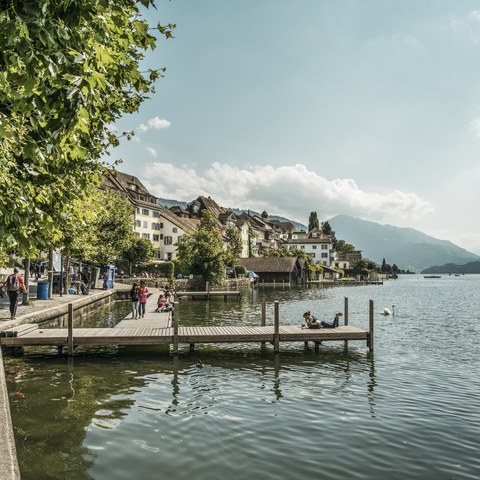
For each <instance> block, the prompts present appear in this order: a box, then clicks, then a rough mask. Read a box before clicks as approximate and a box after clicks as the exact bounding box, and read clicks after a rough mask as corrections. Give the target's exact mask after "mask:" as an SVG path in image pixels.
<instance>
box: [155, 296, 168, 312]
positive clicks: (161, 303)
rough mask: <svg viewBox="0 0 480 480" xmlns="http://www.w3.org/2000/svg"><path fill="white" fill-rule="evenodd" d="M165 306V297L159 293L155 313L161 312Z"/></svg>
mask: <svg viewBox="0 0 480 480" xmlns="http://www.w3.org/2000/svg"><path fill="white" fill-rule="evenodd" d="M166 305H167V300H166V299H165V295H164V294H163V293H162V292H160V295H159V296H158V300H157V308H156V309H155V311H156V312H161V311H162V309H163V308H164V307H165V306H166Z"/></svg>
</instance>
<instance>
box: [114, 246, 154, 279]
mask: <svg viewBox="0 0 480 480" xmlns="http://www.w3.org/2000/svg"><path fill="white" fill-rule="evenodd" d="M154 253H155V252H154V248H153V245H152V242H151V241H150V240H148V239H147V238H139V237H133V238H132V240H131V243H130V245H129V246H128V247H127V248H126V250H125V251H124V252H123V253H122V254H121V258H122V260H125V261H126V262H128V271H129V274H130V275H132V271H133V265H135V264H138V263H147V262H149V261H150V260H152V258H153V255H154Z"/></svg>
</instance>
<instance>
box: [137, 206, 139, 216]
mask: <svg viewBox="0 0 480 480" xmlns="http://www.w3.org/2000/svg"><path fill="white" fill-rule="evenodd" d="M137 213H138V214H139V215H140V207H137Z"/></svg>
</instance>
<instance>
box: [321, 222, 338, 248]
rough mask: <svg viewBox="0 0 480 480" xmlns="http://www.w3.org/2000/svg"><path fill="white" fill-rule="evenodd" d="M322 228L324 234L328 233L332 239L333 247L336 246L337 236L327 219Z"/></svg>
mask: <svg viewBox="0 0 480 480" xmlns="http://www.w3.org/2000/svg"><path fill="white" fill-rule="evenodd" d="M320 230H321V231H322V233H323V234H325V235H328V236H329V237H330V238H331V239H332V245H333V248H336V246H337V238H336V237H335V232H334V230H333V229H332V227H331V226H330V223H329V222H328V220H326V221H325V222H322V224H321V226H320Z"/></svg>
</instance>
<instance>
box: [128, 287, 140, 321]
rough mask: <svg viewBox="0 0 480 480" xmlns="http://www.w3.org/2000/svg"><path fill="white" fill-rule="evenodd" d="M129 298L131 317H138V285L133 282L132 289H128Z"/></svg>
mask: <svg viewBox="0 0 480 480" xmlns="http://www.w3.org/2000/svg"><path fill="white" fill-rule="evenodd" d="M130 298H131V299H132V318H138V317H139V315H140V311H139V305H138V304H139V296H138V285H137V284H136V283H134V284H133V285H132V289H131V290H130Z"/></svg>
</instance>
